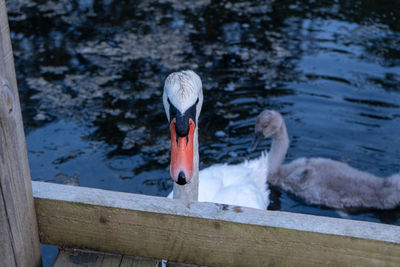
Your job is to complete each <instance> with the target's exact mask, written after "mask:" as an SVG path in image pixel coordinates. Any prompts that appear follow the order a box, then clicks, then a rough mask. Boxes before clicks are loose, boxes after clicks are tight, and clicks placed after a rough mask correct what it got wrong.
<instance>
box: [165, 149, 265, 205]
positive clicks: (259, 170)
mask: <svg viewBox="0 0 400 267" xmlns="http://www.w3.org/2000/svg"><path fill="white" fill-rule="evenodd" d="M267 174H268V155H267V153H262V155H261V156H260V157H259V158H257V159H253V160H250V161H245V162H242V163H240V164H237V165H228V164H216V165H212V166H210V167H208V168H205V169H203V170H201V171H200V173H199V198H198V200H199V201H201V202H214V203H220V204H228V205H237V206H243V207H249V208H256V209H266V208H267V207H268V204H269V189H268V186H267V181H266V177H267ZM168 197H169V198H172V197H173V192H171V193H170V194H169V195H168Z"/></svg>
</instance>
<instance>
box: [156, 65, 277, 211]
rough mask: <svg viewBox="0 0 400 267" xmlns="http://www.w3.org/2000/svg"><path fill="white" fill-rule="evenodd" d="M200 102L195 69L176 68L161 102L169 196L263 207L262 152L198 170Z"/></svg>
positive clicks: (264, 174) (265, 199) (264, 170)
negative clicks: (167, 130) (167, 146)
mask: <svg viewBox="0 0 400 267" xmlns="http://www.w3.org/2000/svg"><path fill="white" fill-rule="evenodd" d="M202 103H203V91H202V83H201V80H200V77H199V76H198V75H197V74H196V73H194V72H193V71H180V72H175V73H171V74H170V75H169V76H168V77H167V79H166V80H165V85H164V92H163V104H164V108H165V112H166V115H167V118H168V121H169V123H170V131H171V162H170V174H171V178H172V179H173V180H174V181H175V183H174V188H173V193H171V194H170V196H169V197H173V198H175V199H185V200H198V201H207V202H216V203H221V204H230V205H238V206H245V207H252V208H258V209H266V207H267V206H268V203H269V202H268V196H269V190H268V188H267V182H266V179H267V173H268V156H267V154H266V153H264V154H262V155H261V156H260V157H259V158H258V159H255V160H251V161H248V162H247V161H246V162H243V163H241V164H238V165H227V164H221V165H214V166H211V167H209V168H206V169H204V170H202V171H201V172H200V173H199V152H198V117H199V115H200V111H201V107H202ZM199 177H200V178H199Z"/></svg>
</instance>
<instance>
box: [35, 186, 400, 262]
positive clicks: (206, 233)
mask: <svg viewBox="0 0 400 267" xmlns="http://www.w3.org/2000/svg"><path fill="white" fill-rule="evenodd" d="M33 188H34V197H35V205H36V209H37V213H38V219H39V227H40V233H41V237H42V242H43V243H46V244H53V245H59V246H66V247H78V248H90V249H93V250H98V251H105V252H113V253H118V254H124V255H137V256H142V257H149V258H156V259H168V260H171V261H175V262H181V263H193V264H199V265H210V266H267V265H279V266H280V265H285V266H287V265H296V266H312V265H352V266H366V265H368V266H370V265H375V266H399V264H400V227H398V226H391V225H384V224H377V223H369V222H360V221H351V220H344V219H335V218H327V217H319V216H312V215H303V214H294V213H286V212H276V211H262V210H255V209H249V208H242V207H235V206H227V205H219V204H214V203H201V202H183V201H179V200H174V199H167V198H160V197H151V196H145V195H136V194H127V193H119V192H112V191H105V190H99V189H91V188H83V187H73V186H65V185H57V184H48V183H43V182H33Z"/></svg>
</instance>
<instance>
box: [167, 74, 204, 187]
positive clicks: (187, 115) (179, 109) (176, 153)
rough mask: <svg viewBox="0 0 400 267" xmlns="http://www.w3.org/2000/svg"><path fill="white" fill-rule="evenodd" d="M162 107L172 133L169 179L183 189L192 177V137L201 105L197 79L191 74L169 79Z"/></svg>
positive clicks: (171, 75) (198, 80)
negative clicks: (182, 186)
mask: <svg viewBox="0 0 400 267" xmlns="http://www.w3.org/2000/svg"><path fill="white" fill-rule="evenodd" d="M163 104H164V108H165V112H166V114H167V118H168V121H169V123H170V131H171V162H170V174H171V178H172V179H173V180H174V181H175V182H176V183H177V184H179V185H184V184H186V183H188V182H189V181H190V180H191V179H192V177H193V165H194V162H193V160H194V157H193V148H194V147H193V145H194V134H195V129H196V127H197V120H198V118H199V115H200V111H201V107H202V104H203V90H202V83H201V80H200V77H199V76H198V75H197V74H196V73H194V72H193V71H191V70H185V71H180V72H174V73H171V74H170V75H168V77H167V79H166V80H165V85H164V93H163Z"/></svg>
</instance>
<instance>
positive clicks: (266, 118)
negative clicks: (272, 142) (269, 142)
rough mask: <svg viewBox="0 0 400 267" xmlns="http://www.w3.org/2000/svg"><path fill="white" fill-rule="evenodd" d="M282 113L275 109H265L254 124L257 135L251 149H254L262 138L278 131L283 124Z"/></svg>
mask: <svg viewBox="0 0 400 267" xmlns="http://www.w3.org/2000/svg"><path fill="white" fill-rule="evenodd" d="M282 122H283V118H282V115H281V114H280V113H279V112H277V111H275V110H264V111H263V112H261V113H260V114H259V115H258V116H257V119H256V124H255V126H254V133H255V137H254V140H253V144H252V145H251V147H250V151H254V150H255V149H256V147H257V145H258V144H259V143H260V142H261V140H262V139H264V138H268V137H270V136H271V135H273V134H274V133H276V132H277V131H278V130H279V129H280V128H281V126H282Z"/></svg>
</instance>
